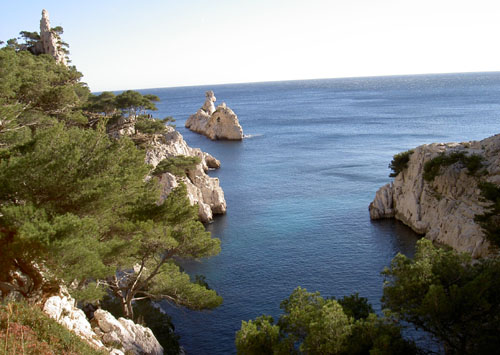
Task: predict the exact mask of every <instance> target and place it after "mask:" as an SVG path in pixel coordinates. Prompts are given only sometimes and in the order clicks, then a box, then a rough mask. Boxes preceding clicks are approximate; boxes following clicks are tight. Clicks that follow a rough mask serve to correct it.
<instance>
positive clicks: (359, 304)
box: [338, 292, 374, 320]
mask: <svg viewBox="0 0 500 355" xmlns="http://www.w3.org/2000/svg"><path fill="white" fill-rule="evenodd" d="M338 302H339V304H340V305H341V306H342V309H343V310H344V313H345V314H347V315H348V316H349V317H352V318H354V319H355V320H359V319H366V318H368V316H369V315H370V313H374V311H373V308H372V305H371V304H369V303H368V298H366V297H359V293H357V292H356V293H354V294H352V295H349V296H344V297H342V298H341V299H339V300H338Z"/></svg>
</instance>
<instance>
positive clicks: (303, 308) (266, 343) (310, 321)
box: [236, 287, 416, 354]
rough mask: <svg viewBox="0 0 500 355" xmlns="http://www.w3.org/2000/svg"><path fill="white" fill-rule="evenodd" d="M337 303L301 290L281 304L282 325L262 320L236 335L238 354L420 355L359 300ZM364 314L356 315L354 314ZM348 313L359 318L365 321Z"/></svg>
mask: <svg viewBox="0 0 500 355" xmlns="http://www.w3.org/2000/svg"><path fill="white" fill-rule="evenodd" d="M342 302H343V303H344V304H345V305H344V306H343V305H341V304H340V303H339V302H338V301H336V300H335V299H333V298H329V299H324V298H322V297H321V296H320V294H319V293H318V292H316V293H309V292H307V291H306V290H305V289H302V288H300V287H298V288H297V289H295V290H294V291H293V293H292V294H291V295H290V297H289V298H288V299H286V300H284V301H283V302H282V303H281V306H280V308H281V309H282V310H283V312H284V313H283V315H281V316H280V319H279V321H278V322H277V324H275V323H274V320H273V318H272V317H269V316H261V317H258V318H257V319H255V320H254V321H248V322H245V321H243V322H242V326H241V329H240V330H239V331H238V332H237V333H236V350H237V353H238V354H293V353H297V354H368V353H370V354H403V353H404V354H414V353H416V347H415V346H414V345H413V344H412V343H409V342H407V341H405V340H404V339H403V338H402V336H401V333H400V328H399V327H397V326H395V325H394V324H392V323H390V322H389V321H388V320H385V319H380V318H378V317H377V316H376V315H375V314H373V313H370V314H368V315H367V317H364V315H365V312H364V311H365V310H367V309H370V310H371V306H370V305H369V304H368V303H367V302H366V299H364V298H362V297H359V295H357V294H356V295H352V296H349V297H344V298H343V299H342ZM360 309H362V310H363V311H361V312H359V311H357V312H353V310H360ZM346 310H347V312H352V313H356V314H358V315H359V316H360V317H359V319H355V318H354V317H351V316H349V315H348V314H347V313H346Z"/></svg>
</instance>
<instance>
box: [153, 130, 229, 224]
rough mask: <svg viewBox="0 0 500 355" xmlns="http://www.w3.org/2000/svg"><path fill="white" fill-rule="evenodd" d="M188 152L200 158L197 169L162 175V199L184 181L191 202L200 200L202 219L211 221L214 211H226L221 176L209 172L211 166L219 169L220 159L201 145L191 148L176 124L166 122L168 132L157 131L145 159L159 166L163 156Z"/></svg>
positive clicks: (199, 206)
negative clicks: (215, 176)
mask: <svg viewBox="0 0 500 355" xmlns="http://www.w3.org/2000/svg"><path fill="white" fill-rule="evenodd" d="M178 155H185V156H195V157H199V158H200V159H201V162H200V164H198V165H197V166H196V167H195V169H193V170H190V171H189V172H188V174H187V177H182V178H180V177H176V176H174V175H172V174H170V173H164V174H162V175H161V176H160V185H161V186H162V195H161V201H163V200H165V198H166V197H167V196H168V194H169V193H170V191H172V189H174V188H175V187H177V186H178V185H179V182H180V181H182V182H184V183H185V184H186V187H187V192H188V198H189V200H190V202H191V204H195V203H197V204H198V214H199V216H200V219H201V220H202V221H203V222H209V221H211V220H212V219H213V216H214V215H215V214H224V213H226V200H225V198H224V191H223V190H222V188H221V187H220V185H219V179H218V178H214V177H210V176H208V175H207V174H206V172H207V171H208V169H217V168H219V167H220V162H219V161H218V160H217V159H215V158H214V157H213V156H211V155H210V154H208V153H205V152H202V151H201V150H200V149H198V148H191V147H190V146H188V144H187V143H186V141H185V140H184V139H183V138H182V135H181V134H180V133H179V132H177V131H176V130H175V129H174V128H172V127H168V126H167V133H164V134H162V135H156V136H155V137H154V138H153V141H152V142H151V143H150V145H149V148H148V150H147V152H146V163H147V164H150V165H152V166H153V167H156V166H157V165H158V164H159V163H160V162H161V161H162V160H163V159H166V158H169V157H172V156H178Z"/></svg>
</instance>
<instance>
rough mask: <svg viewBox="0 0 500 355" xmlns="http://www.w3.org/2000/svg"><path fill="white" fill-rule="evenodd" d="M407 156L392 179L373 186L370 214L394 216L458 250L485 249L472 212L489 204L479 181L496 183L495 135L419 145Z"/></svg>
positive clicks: (499, 161)
mask: <svg viewBox="0 0 500 355" xmlns="http://www.w3.org/2000/svg"><path fill="white" fill-rule="evenodd" d="M407 157H409V159H408V161H407V163H406V165H405V166H404V168H403V169H401V171H398V172H397V175H396V177H395V179H394V181H393V182H392V183H389V184H387V185H385V186H383V187H381V188H380V189H379V190H378V191H377V193H376V196H375V199H374V200H373V202H372V203H371V204H370V207H369V211H370V217H371V218H372V219H379V218H396V219H398V220H400V221H402V222H403V223H405V224H406V225H408V226H409V227H411V228H412V229H413V230H414V231H415V232H417V233H420V234H425V237H426V238H428V239H431V240H433V241H436V242H439V243H442V244H446V245H449V246H451V247H452V248H453V249H455V250H457V251H462V252H469V253H471V254H472V256H473V257H481V256H486V255H489V254H490V253H491V252H492V249H491V248H490V247H491V245H490V242H489V240H488V238H486V236H485V232H484V230H483V228H482V227H481V226H480V225H479V224H478V222H476V216H478V215H482V214H484V213H485V212H487V211H489V210H490V208H491V207H490V206H491V202H490V201H487V200H486V199H485V198H484V196H483V195H484V194H483V192H482V189H481V188H480V187H481V186H484V184H488V183H489V184H490V186H498V185H499V184H500V135H496V136H493V137H490V138H487V139H484V140H482V141H472V142H466V143H447V144H443V143H434V144H429V145H422V146H419V147H417V148H415V149H414V150H413V151H409V152H407ZM393 162H394V161H393Z"/></svg>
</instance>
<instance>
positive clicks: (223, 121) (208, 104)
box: [185, 91, 243, 140]
mask: <svg viewBox="0 0 500 355" xmlns="http://www.w3.org/2000/svg"><path fill="white" fill-rule="evenodd" d="M205 95H206V99H205V103H204V104H203V106H202V107H201V108H200V109H199V110H198V111H197V112H196V113H195V114H193V115H191V116H190V117H189V118H188V119H187V121H186V124H185V126H186V128H189V129H190V130H191V131H193V132H196V133H201V134H203V135H205V136H207V137H208V138H210V139H212V140H217V139H226V140H242V139H243V129H242V128H241V126H240V122H239V121H238V116H236V114H235V113H234V112H233V110H231V109H230V108H229V107H227V106H226V104H225V103H222V104H221V105H219V106H217V108H214V102H215V100H216V98H215V96H214V93H213V91H207V92H206V94H205Z"/></svg>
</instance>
